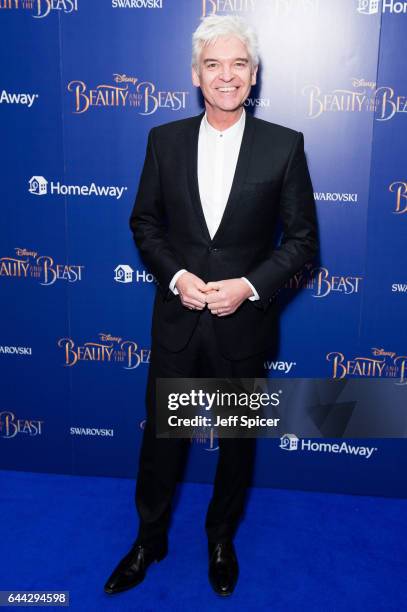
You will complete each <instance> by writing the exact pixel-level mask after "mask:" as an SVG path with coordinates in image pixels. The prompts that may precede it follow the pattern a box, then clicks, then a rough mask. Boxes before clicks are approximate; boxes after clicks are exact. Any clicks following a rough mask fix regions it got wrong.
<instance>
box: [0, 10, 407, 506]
mask: <svg viewBox="0 0 407 612" xmlns="http://www.w3.org/2000/svg"><path fill="white" fill-rule="evenodd" d="M230 12H232V13H238V14H241V15H243V16H244V17H245V18H246V19H248V20H249V21H250V22H252V23H253V25H254V26H255V27H256V29H257V31H258V35H259V39H260V48H261V59H262V65H261V73H260V79H259V85H258V86H257V87H256V89H255V90H254V91H253V92H252V97H251V98H250V99H249V100H248V101H247V103H246V105H247V109H248V110H249V111H251V112H254V113H255V115H256V116H259V117H261V118H264V119H267V120H269V121H273V122H276V123H280V124H283V125H287V126H289V127H291V128H294V129H297V130H300V131H302V132H303V133H304V137H305V147H306V153H307V157H308V162H309V167H310V172H311V176H312V180H313V185H314V191H315V199H316V203H317V210H318V218H319V224H320V236H321V253H320V258H319V260H318V261H315V262H314V263H313V265H310V266H308V267H307V268H306V269H305V270H304V271H302V272H301V273H299V274H297V275H296V276H295V277H294V278H292V279H291V280H290V282H289V283H287V286H286V287H285V288H284V289H283V290H282V291H281V292H280V294H279V296H280V302H281V308H282V315H281V319H280V325H279V327H280V339H279V352H278V355H276V357H275V360H273V361H269V362H266V363H265V376H268V375H270V376H287V377H334V378H341V377H344V376H358V377H383V378H385V377H386V378H388V377H391V378H394V382H395V384H405V383H406V382H407V380H406V379H407V373H406V372H405V366H406V363H407V348H406V332H405V321H404V319H405V312H406V300H407V277H406V258H405V238H406V231H405V227H406V222H407V176H406V157H407V155H406V147H405V137H406V136H405V135H406V131H405V127H406V120H407V75H406V70H405V57H406V56H407V40H406V38H407V37H406V35H405V33H406V27H407V3H404V2H396V1H393V0H382V1H380V0H379V1H378V0H323V1H322V0H133V1H131V0H110V1H108V0H98V1H97V2H96V0H94V1H91V0H64V1H63V0H25V1H24V0H0V33H1V36H0V52H1V57H2V75H1V81H0V120H1V128H2V130H1V133H2V146H1V170H2V173H1V174H2V177H1V183H0V189H1V206H2V220H3V222H2V224H1V228H0V236H1V252H0V291H1V304H2V317H1V323H0V326H1V327H0V367H1V372H2V386H1V397H0V453H1V467H2V468H7V469H17V470H36V471H47V472H48V471H51V472H64V473H72V474H96V475H109V476H123V477H134V476H135V475H136V472H137V457H138V447H139V443H140V439H141V434H142V427H143V419H144V393H145V383H146V374H147V368H148V362H149V351H150V323H151V309H152V301H153V297H154V291H155V285H154V279H153V277H152V276H151V274H149V272H148V270H145V269H144V268H143V266H142V264H141V262H140V259H139V257H138V253H137V250H136V247H135V245H134V243H133V239H132V235H131V233H130V230H129V227H128V219H129V215H130V212H131V209H132V207H133V202H134V197H135V194H136V190H137V186H138V180H139V176H140V171H141V167H142V163H143V160H144V154H145V146H146V139H147V133H148V131H149V129H150V128H151V127H153V126H155V125H159V124H161V123H165V122H168V121H173V120H176V119H181V118H183V117H188V116H190V115H194V114H198V113H199V112H200V111H201V101H200V97H199V95H198V91H197V90H196V89H195V88H194V87H193V86H192V84H191V78H190V42H191V34H192V31H193V30H194V29H195V28H196V27H197V25H198V24H199V20H200V19H201V18H202V17H203V16H204V15H208V14H211V13H218V14H226V13H230ZM174 155H177V151H176V149H174ZM385 409H386V406H383V410H385ZM363 444H368V445H369V446H371V447H372V448H375V449H376V450H375V451H374V452H372V453H371V455H370V457H369V458H366V456H358V455H353V454H349V453H347V452H346V451H343V452H329V450H323V449H319V450H315V449H313V447H312V445H311V444H306V445H305V446H303V447H301V446H300V447H298V448H297V450H295V451H294V452H287V449H286V448H282V447H280V443H279V441H278V440H270V439H268V440H259V442H258V458H257V466H256V475H255V484H257V485H261V486H279V487H294V488H305V489H314V490H326V491H338V492H339V491H340V492H352V493H369V494H383V495H394V496H406V495H407V486H406V483H405V481H404V479H403V478H400V474H402V473H403V472H404V471H405V469H406V467H407V446H406V444H405V442H404V440H402V439H400V440H386V441H383V440H371V441H369V440H368V441H364V442H363ZM216 458H217V444H216V439H215V440H213V439H207V440H204V441H198V440H192V441H191V457H190V461H189V464H188V469H187V472H186V476H185V477H186V478H187V479H188V480H195V481H203V482H210V481H212V478H213V473H214V468H215V465H216Z"/></svg>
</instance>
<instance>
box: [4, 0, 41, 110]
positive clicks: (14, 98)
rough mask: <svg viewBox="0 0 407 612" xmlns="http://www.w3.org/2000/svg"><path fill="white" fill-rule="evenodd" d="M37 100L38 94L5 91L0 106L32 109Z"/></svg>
mask: <svg viewBox="0 0 407 612" xmlns="http://www.w3.org/2000/svg"><path fill="white" fill-rule="evenodd" d="M0 8H1V6H0ZM37 98H38V94H30V93H11V92H10V91H6V90H5V89H3V91H2V92H1V93H0V104H21V106H27V108H31V107H32V105H33V104H34V100H36V99H37Z"/></svg>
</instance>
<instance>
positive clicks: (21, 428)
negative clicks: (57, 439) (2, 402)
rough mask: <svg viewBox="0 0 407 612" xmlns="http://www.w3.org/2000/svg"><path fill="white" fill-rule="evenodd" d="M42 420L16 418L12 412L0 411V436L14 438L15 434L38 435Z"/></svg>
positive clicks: (40, 431)
mask: <svg viewBox="0 0 407 612" xmlns="http://www.w3.org/2000/svg"><path fill="white" fill-rule="evenodd" d="M43 422H44V421H38V420H34V419H18V418H16V415H15V414H14V413H13V412H9V411H4V412H0V437H1V438H14V437H15V436H16V435H17V434H26V435H27V436H30V437H31V436H40V435H41V434H42V424H43Z"/></svg>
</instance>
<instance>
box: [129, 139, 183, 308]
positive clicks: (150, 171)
mask: <svg viewBox="0 0 407 612" xmlns="http://www.w3.org/2000/svg"><path fill="white" fill-rule="evenodd" d="M129 225H130V229H131V230H132V232H133V237H134V241H135V243H136V245H137V247H138V249H139V251H140V255H141V257H142V259H143V261H144V262H145V264H146V266H147V267H148V269H149V270H150V272H151V273H152V274H153V275H154V276H155V278H156V280H157V283H158V288H159V289H160V290H161V292H162V293H163V296H164V298H167V299H168V298H169V297H171V296H174V293H173V292H172V291H171V290H170V288H169V285H170V282H171V279H172V277H173V276H174V274H175V273H176V272H177V271H178V270H180V269H181V268H183V267H184V265H183V262H182V261H179V257H177V254H176V253H175V252H174V250H173V248H172V247H171V245H170V244H169V242H168V239H167V235H166V220H165V211H164V208H163V204H162V197H161V189H160V174H159V165H158V160H157V154H156V149H155V146H154V128H152V129H151V130H150V132H149V134H148V141H147V151H146V156H145V160H144V166H143V170H142V173H141V177H140V183H139V187H138V191H137V195H136V199H135V202H134V206H133V210H132V213H131V216H130V219H129Z"/></svg>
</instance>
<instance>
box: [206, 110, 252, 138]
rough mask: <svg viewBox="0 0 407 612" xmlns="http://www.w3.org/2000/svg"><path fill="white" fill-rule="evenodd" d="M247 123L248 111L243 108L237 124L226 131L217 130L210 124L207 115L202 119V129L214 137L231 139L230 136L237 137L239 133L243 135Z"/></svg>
mask: <svg viewBox="0 0 407 612" xmlns="http://www.w3.org/2000/svg"><path fill="white" fill-rule="evenodd" d="M245 122H246V111H245V109H244V108H243V111H242V114H241V115H240V117H239V119H238V120H237V121H236V123H234V124H233V125H231V126H230V127H229V128H227V129H226V130H217V129H216V128H214V127H213V126H212V125H211V124H210V123H209V121H208V118H207V116H206V113H205V115H204V116H203V119H202V127H204V129H205V131H206V133H207V134H211V135H212V136H220V135H221V134H222V135H223V137H227V138H229V136H237V134H238V133H243V130H244V126H245Z"/></svg>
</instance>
